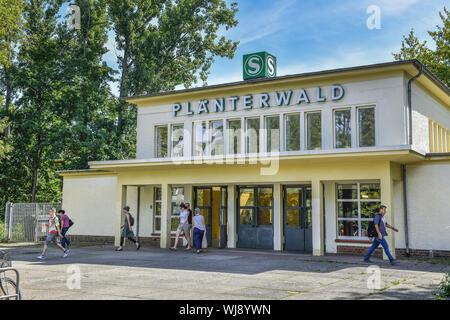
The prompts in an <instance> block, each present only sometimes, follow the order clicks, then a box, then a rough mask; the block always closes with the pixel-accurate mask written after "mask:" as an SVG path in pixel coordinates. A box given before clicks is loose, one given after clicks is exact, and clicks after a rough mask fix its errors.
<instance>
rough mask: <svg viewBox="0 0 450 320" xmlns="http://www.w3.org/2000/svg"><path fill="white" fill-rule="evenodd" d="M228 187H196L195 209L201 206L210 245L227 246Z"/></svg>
mask: <svg viewBox="0 0 450 320" xmlns="http://www.w3.org/2000/svg"><path fill="white" fill-rule="evenodd" d="M227 203H228V191H227V187H194V209H195V208H199V209H200V214H202V215H203V217H204V219H205V225H206V238H207V240H208V246H209V247H211V246H212V247H214V248H225V247H226V246H227V232H228V230H227V228H228V225H227V221H228V217H227V212H228V210H227Z"/></svg>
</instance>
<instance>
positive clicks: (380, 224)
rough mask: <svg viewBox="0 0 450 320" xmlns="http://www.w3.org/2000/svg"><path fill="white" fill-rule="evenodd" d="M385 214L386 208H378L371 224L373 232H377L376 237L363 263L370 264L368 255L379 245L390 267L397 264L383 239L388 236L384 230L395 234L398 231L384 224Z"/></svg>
mask: <svg viewBox="0 0 450 320" xmlns="http://www.w3.org/2000/svg"><path fill="white" fill-rule="evenodd" d="M385 214H386V206H380V208H379V209H378V212H377V214H376V215H375V217H374V218H373V223H374V225H375V230H376V231H377V236H376V237H375V238H374V239H373V244H372V246H371V247H370V248H369V251H367V253H366V255H365V256H364V262H369V263H371V262H372V261H370V255H371V254H372V252H373V251H374V250H375V249H376V248H378V246H379V245H380V244H381V246H382V247H383V249H384V252H385V253H386V255H387V256H388V258H389V261H390V262H391V264H392V265H396V264H397V260H395V259H394V257H393V256H392V255H391V253H390V252H389V245H388V243H387V241H386V239H385V237H386V236H387V235H388V234H387V232H386V228H389V229H392V230H394V231H395V232H398V229H396V228H394V227H393V226H391V225H389V224H388V223H387V222H386V219H385V218H384V215H385Z"/></svg>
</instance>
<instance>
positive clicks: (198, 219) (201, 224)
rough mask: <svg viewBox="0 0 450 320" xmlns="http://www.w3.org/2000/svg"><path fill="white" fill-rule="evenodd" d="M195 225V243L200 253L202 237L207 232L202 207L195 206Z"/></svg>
mask: <svg viewBox="0 0 450 320" xmlns="http://www.w3.org/2000/svg"><path fill="white" fill-rule="evenodd" d="M192 222H193V227H194V245H195V248H196V249H197V251H196V252H197V253H200V251H201V248H202V239H203V235H204V234H205V228H206V226H205V218H204V217H203V216H202V215H201V214H200V209H199V208H195V216H194V217H193V218H192Z"/></svg>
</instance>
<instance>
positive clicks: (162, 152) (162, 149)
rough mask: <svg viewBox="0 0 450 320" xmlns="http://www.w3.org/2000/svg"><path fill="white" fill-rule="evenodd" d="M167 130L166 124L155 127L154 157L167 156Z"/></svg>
mask: <svg viewBox="0 0 450 320" xmlns="http://www.w3.org/2000/svg"><path fill="white" fill-rule="evenodd" d="M168 137H169V131H168V128H167V126H158V127H156V157H157V158H167V156H168V155H169V153H168V143H167V142H168V140H169V139H168Z"/></svg>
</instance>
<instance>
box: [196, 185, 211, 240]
mask: <svg viewBox="0 0 450 320" xmlns="http://www.w3.org/2000/svg"><path fill="white" fill-rule="evenodd" d="M212 202H213V198H212V187H194V208H199V209H200V214H201V215H203V218H204V219H205V226H206V239H207V240H208V246H209V247H210V246H211V244H212V225H211V222H212V208H213V207H212Z"/></svg>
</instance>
